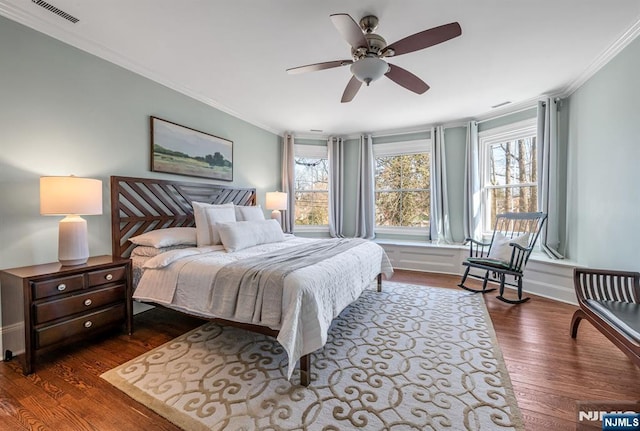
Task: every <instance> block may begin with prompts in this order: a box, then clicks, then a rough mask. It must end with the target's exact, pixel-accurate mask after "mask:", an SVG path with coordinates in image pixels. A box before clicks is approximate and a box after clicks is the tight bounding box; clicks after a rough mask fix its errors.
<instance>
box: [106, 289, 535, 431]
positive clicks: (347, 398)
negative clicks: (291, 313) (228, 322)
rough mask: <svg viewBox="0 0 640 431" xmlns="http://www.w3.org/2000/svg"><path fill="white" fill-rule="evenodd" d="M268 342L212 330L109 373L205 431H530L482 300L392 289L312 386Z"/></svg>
mask: <svg viewBox="0 0 640 431" xmlns="http://www.w3.org/2000/svg"><path fill="white" fill-rule="evenodd" d="M285 370H286V354H285V353H284V351H283V349H282V348H281V347H280V346H279V344H278V343H277V342H276V341H275V340H274V339H272V338H269V337H267V336H263V335H259V334H254V333H250V332H247V331H244V330H241V329H237V328H231V327H223V326H220V325H218V324H215V323H207V324H205V325H203V326H201V327H200V328H197V329H195V330H193V331H191V332H189V333H187V334H184V335H182V336H180V337H178V338H176V339H175V340H173V341H170V342H169V343H166V344H164V345H163V346H160V347H158V348H156V349H153V350H151V351H150V352H148V353H145V354H144V355H142V356H140V357H138V358H135V359H133V360H131V361H129V362H127V363H125V364H123V365H121V366H119V367H117V368H115V369H113V370H111V371H108V372H106V373H105V374H103V375H102V378H104V379H106V380H107V381H109V382H110V383H112V384H113V385H115V386H116V387H118V388H119V389H120V390H122V391H123V392H125V393H126V394H128V395H129V396H130V397H132V398H134V399H135V400H137V401H139V402H140V403H142V404H144V405H146V406H148V407H149V408H151V409H153V410H154V411H156V412H157V413H158V414H160V415H161V416H163V417H165V418H167V419H168V420H169V421H171V422H173V423H175V424H176V425H178V426H180V427H182V428H184V429H185V430H189V431H196V430H251V431H253V430H270V431H276V430H351V429H365V430H394V431H396V430H398V431H399V430H456V431H459V430H491V431H493V430H523V429H524V427H523V425H522V417H521V413H520V410H519V409H518V406H517V404H516V401H515V397H514V394H513V390H512V386H511V382H510V380H509V376H508V374H507V371H506V369H505V366H504V361H503V359H502V354H501V353H500V349H499V347H498V344H497V341H496V337H495V332H494V330H493V327H492V325H491V321H490V319H489V316H488V313H487V310H486V307H485V304H484V301H483V298H482V296H481V295H475V294H472V293H469V292H465V291H458V290H451V289H438V288H427V287H423V286H413V285H407V284H400V283H393V282H385V283H384V284H383V292H381V293H378V292H375V291H373V290H371V291H370V290H368V291H365V292H364V293H363V295H362V296H361V297H360V298H359V299H358V300H357V301H356V302H355V303H354V304H352V305H351V306H349V307H348V308H347V309H345V310H344V311H343V312H342V314H341V315H340V316H339V317H338V318H337V319H336V320H335V321H334V323H333V325H332V327H331V330H330V333H329V341H328V342H327V344H326V346H325V347H324V349H322V350H320V351H318V352H316V353H315V354H313V356H312V373H313V374H312V382H311V385H310V386H309V387H308V388H305V387H302V386H300V385H298V384H297V380H298V377H297V375H294V377H293V378H292V381H291V382H289V381H287V380H286V377H285ZM296 373H297V371H296Z"/></svg>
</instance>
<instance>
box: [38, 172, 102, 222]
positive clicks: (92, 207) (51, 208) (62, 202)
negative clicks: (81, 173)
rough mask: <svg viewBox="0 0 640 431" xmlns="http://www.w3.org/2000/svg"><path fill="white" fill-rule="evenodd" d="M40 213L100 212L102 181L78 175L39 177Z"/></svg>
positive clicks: (84, 213) (94, 213)
mask: <svg viewBox="0 0 640 431" xmlns="http://www.w3.org/2000/svg"><path fill="white" fill-rule="evenodd" d="M40 214H42V215H67V214H77V215H96V214H102V181H100V180H94V179H91V178H80V177H74V176H70V177H41V178H40Z"/></svg>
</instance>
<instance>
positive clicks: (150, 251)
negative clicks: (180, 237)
mask: <svg viewBox="0 0 640 431" xmlns="http://www.w3.org/2000/svg"><path fill="white" fill-rule="evenodd" d="M194 245H195V244H181V245H172V246H169V247H162V248H155V247H147V246H145V245H138V246H136V247H134V248H133V250H131V256H138V257H154V256H157V255H159V254H161V253H164V252H167V251H169V250H175V249H179V248H189V247H193V246H194Z"/></svg>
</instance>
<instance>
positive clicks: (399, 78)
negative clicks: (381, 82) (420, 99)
mask: <svg viewBox="0 0 640 431" xmlns="http://www.w3.org/2000/svg"><path fill="white" fill-rule="evenodd" d="M385 76H386V77H387V78H389V79H390V80H392V81H393V82H395V83H396V84H398V85H401V86H403V87H404V88H406V89H407V90H410V91H413V92H414V93H418V94H422V93H424V92H425V91H427V90H428V89H429V86H428V85H427V84H426V83H425V82H424V81H423V80H422V79H420V78H418V77H417V76H415V75H414V74H413V73H411V72H409V71H408V70H405V69H403V68H401V67H399V66H395V65H393V64H389V71H388V72H387V73H385Z"/></svg>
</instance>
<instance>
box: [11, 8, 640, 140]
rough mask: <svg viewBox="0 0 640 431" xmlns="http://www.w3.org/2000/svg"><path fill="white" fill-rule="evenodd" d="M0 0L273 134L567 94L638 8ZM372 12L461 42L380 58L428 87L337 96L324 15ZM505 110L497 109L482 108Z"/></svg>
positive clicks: (633, 20) (338, 82)
mask: <svg viewBox="0 0 640 431" xmlns="http://www.w3.org/2000/svg"><path fill="white" fill-rule="evenodd" d="M48 2H49V3H50V4H52V5H54V6H56V7H57V8H59V9H61V10H63V11H65V12H67V13H69V14H71V15H73V16H75V17H77V18H79V19H80V21H79V22H78V23H77V24H72V23H70V22H68V21H66V20H64V19H62V18H60V17H58V16H57V15H53V14H51V13H50V12H48V11H46V10H45V9H43V8H41V7H39V6H37V5H36V4H35V3H33V2H32V1H31V0H0V14H2V15H4V16H6V17H8V18H10V19H13V20H15V21H18V22H21V23H23V24H25V25H28V26H30V27H32V28H34V29H36V30H39V31H42V32H44V33H46V34H49V35H51V36H53V37H56V38H58V39H60V40H62V41H64V42H66V43H69V44H71V45H74V46H76V47H78V48H81V49H84V50H86V51H88V52H91V53H93V54H95V55H97V56H100V57H102V58H105V59H107V60H109V61H111V62H114V63H116V64H119V65H121V66H124V67H126V68H128V69H130V70H133V71H135V72H137V73H140V74H142V75H144V76H146V77H148V78H151V79H153V80H155V81H157V82H160V83H162V84H164V85H166V86H168V87H171V88H173V89H176V90H178V91H181V92H183V93H185V94H188V95H190V96H192V97H195V98H197V99H199V100H202V101H204V102H206V103H208V104H210V105H212V106H214V107H216V108H218V109H221V110H223V111H226V112H229V113H231V114H233V115H235V116H237V117H239V118H242V119H244V120H246V121H248V122H250V123H253V124H255V125H257V126H260V127H262V128H264V129H267V130H269V131H272V132H275V133H282V132H284V131H292V132H294V133H296V134H297V135H299V136H300V135H306V136H314V134H313V133H312V132H310V130H311V129H320V130H322V131H323V132H322V133H319V134H318V135H319V136H325V135H328V134H354V133H360V132H382V131H401V130H411V129H417V128H420V127H424V126H425V125H431V124H438V123H451V122H459V121H463V120H466V119H469V118H482V117H487V116H491V115H496V114H499V113H501V112H507V111H509V110H514V109H517V108H518V107H520V106H526V105H528V104H531V103H532V102H533V101H534V100H536V99H537V98H538V97H539V96H540V95H543V94H548V95H551V94H568V93H570V92H571V91H573V90H575V88H576V86H577V85H579V84H581V83H583V82H584V80H585V79H586V78H588V77H589V76H590V75H591V74H592V73H593V72H594V71H596V70H597V69H598V68H599V67H600V66H602V64H603V63H604V62H606V61H607V60H608V59H609V58H610V57H611V56H612V55H613V54H615V53H617V52H618V51H619V50H620V49H621V48H622V47H624V46H626V44H628V42H629V41H631V40H632V39H633V38H634V37H635V36H636V35H637V34H638V33H639V32H640V24H639V22H640V1H638V0H615V1H605V0H519V1H515V0H484V1H481V0H475V1H469V0H402V1H398V0H395V1H391V0H366V1H364V0H324V1H313V0H306V1H303V0H260V1H257V0H227V1H222V0H182V1H176V0H134V1H131V0H108V1H104V0H102V1H98V0H48ZM333 13H348V14H350V15H351V16H352V17H353V18H354V19H355V20H356V21H359V19H360V18H361V17H363V16H365V15H370V14H374V15H377V16H378V18H379V19H380V25H379V27H378V30H377V33H379V34H380V35H382V36H383V37H384V38H385V39H386V40H387V43H389V44H390V43H393V42H395V41H396V40H399V39H402V38H404V37H406V36H408V35H411V34H413V33H416V32H419V31H422V30H425V29H428V28H431V27H435V26H438V25H442V24H446V23H449V22H453V21H457V22H459V23H460V25H461V27H462V36H460V37H458V38H455V39H452V40H450V41H448V42H445V43H442V44H440V45H437V46H434V47H431V48H427V49H425V50H422V51H417V52H413V53H410V54H405V55H403V56H399V57H396V58H391V59H390V60H389V62H390V63H393V64H397V65H398V66H401V67H403V68H405V69H407V70H409V71H411V72H413V73H414V74H415V75H417V76H418V77H420V78H421V79H423V80H424V81H425V82H427V83H428V84H429V85H430V86H431V89H430V90H429V91H427V92H426V93H425V94H423V95H416V94H414V93H411V92H409V91H407V90H405V89H404V88H402V87H400V86H398V85H396V84H395V83H393V82H392V81H391V80H389V79H386V78H382V79H380V80H379V81H376V82H374V83H372V84H371V86H370V87H365V86H363V87H362V88H361V90H360V92H359V93H358V95H357V96H356V97H355V99H354V100H353V102H351V103H347V104H341V103H340V98H341V96H342V92H343V90H344V87H345V86H346V84H347V82H348V81H349V79H350V77H351V75H350V72H349V68H348V67H341V68H336V69H330V70H323V71H318V72H312V73H307V74H300V75H289V74H287V73H286V72H285V69H287V68H291V67H295V66H301V65H305V64H309V63H316V62H324V61H331V60H340V59H349V58H350V47H349V46H348V44H347V43H346V42H345V41H344V40H343V39H342V38H341V37H340V35H339V34H338V32H337V31H336V29H335V28H334V26H333V24H332V23H331V20H330V19H329V15H330V14H333ZM505 101H510V102H512V103H511V104H510V105H507V106H505V107H504V108H499V109H493V110H492V109H491V106H493V105H497V104H500V103H502V102H505Z"/></svg>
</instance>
